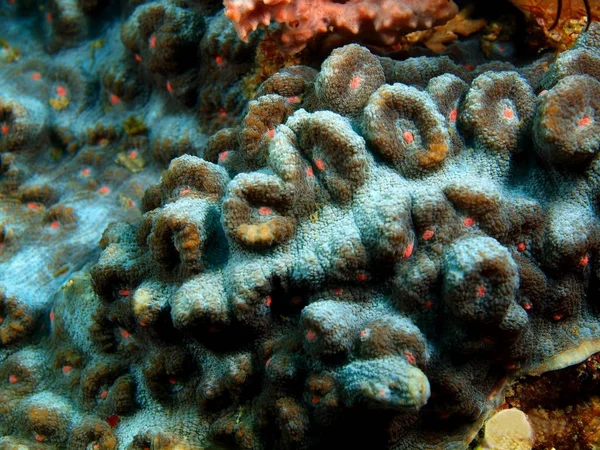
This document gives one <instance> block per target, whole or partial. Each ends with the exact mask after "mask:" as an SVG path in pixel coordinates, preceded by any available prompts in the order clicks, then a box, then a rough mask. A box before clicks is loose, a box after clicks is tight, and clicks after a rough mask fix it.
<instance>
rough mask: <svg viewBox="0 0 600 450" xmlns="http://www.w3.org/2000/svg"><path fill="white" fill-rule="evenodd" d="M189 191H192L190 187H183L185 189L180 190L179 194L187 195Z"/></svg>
mask: <svg viewBox="0 0 600 450" xmlns="http://www.w3.org/2000/svg"><path fill="white" fill-rule="evenodd" d="M190 192H192V190H191V189H190V188H185V189H182V190H181V192H180V193H179V195H181V196H184V195H188V194H189V193H190Z"/></svg>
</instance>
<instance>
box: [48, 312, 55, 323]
mask: <svg viewBox="0 0 600 450" xmlns="http://www.w3.org/2000/svg"><path fill="white" fill-rule="evenodd" d="M48 316H49V317H50V322H54V311H50V314H48Z"/></svg>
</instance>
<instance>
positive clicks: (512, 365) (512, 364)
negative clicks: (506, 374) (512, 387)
mask: <svg viewBox="0 0 600 450" xmlns="http://www.w3.org/2000/svg"><path fill="white" fill-rule="evenodd" d="M506 368H507V369H508V370H515V369H516V368H517V365H516V364H515V363H510V364H507V365H506Z"/></svg>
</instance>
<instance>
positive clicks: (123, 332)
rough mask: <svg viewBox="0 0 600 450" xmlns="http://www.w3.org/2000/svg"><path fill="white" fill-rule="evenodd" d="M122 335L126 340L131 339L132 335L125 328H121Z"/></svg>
mask: <svg viewBox="0 0 600 450" xmlns="http://www.w3.org/2000/svg"><path fill="white" fill-rule="evenodd" d="M120 333H121V336H123V337H124V338H125V339H127V338H129V337H131V334H130V333H129V331H127V330H125V329H123V328H121V331H120Z"/></svg>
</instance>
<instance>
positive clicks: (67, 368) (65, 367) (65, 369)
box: [62, 366, 73, 375]
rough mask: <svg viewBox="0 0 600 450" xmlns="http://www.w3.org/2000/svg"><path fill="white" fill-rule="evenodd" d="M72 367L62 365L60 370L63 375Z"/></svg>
mask: <svg viewBox="0 0 600 450" xmlns="http://www.w3.org/2000/svg"><path fill="white" fill-rule="evenodd" d="M72 369H73V367H71V366H63V368H62V371H63V373H64V374H65V375H67V374H68V373H69V372H71V370H72Z"/></svg>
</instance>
